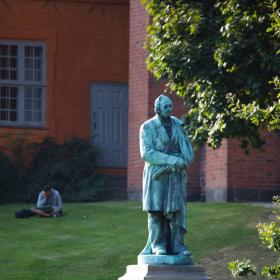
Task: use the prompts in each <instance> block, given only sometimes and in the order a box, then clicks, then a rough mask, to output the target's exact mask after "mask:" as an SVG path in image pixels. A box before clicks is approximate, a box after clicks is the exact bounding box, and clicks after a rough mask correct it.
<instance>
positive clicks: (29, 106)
mask: <svg viewBox="0 0 280 280" xmlns="http://www.w3.org/2000/svg"><path fill="white" fill-rule="evenodd" d="M24 109H25V110H28V111H30V110H32V99H29V98H26V99H25V102H24Z"/></svg>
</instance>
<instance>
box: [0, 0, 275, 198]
mask: <svg viewBox="0 0 280 280" xmlns="http://www.w3.org/2000/svg"><path fill="white" fill-rule="evenodd" d="M148 20H149V17H148V15H147V13H146V11H145V9H144V8H143V7H142V6H141V4H140V0H130V1H129V0H114V1H113V0H111V1H109V0H99V1H97V0H0V147H1V149H4V148H5V141H4V139H3V135H5V134H6V133H12V134H17V133H21V132H22V130H23V129H25V130H28V132H29V135H31V139H32V141H39V140H40V139H42V138H43V137H45V136H47V135H48V136H51V137H53V138H54V139H55V140H56V141H58V142H60V143H61V142H63V141H65V140H66V139H68V138H70V137H72V136H76V137H81V138H89V137H90V138H91V139H92V141H93V143H94V144H96V145H97V146H98V147H99V148H100V149H102V150H103V151H104V153H103V159H102V160H100V162H99V166H100V168H99V172H101V173H105V174H108V175H110V176H111V178H112V180H111V185H112V189H111V191H112V192H115V197H118V198H124V196H126V194H127V196H128V198H129V199H139V198H140V197H141V180H142V169H143V162H142V160H141V159H140V156H139V147H138V131H139V126H140V124H141V123H142V122H143V121H145V120H146V119H148V118H149V117H151V116H152V115H153V102H154V99H155V98H156V97H157V96H158V95H159V94H160V93H161V92H162V90H163V88H164V85H162V84H158V83H157V82H155V81H154V79H153V78H152V76H151V75H150V74H149V73H148V72H147V70H146V66H145V57H146V51H145V50H144V49H143V41H144V37H145V32H146V31H145V30H146V26H147V23H148ZM172 99H173V100H174V102H175V104H176V111H175V115H177V116H180V115H183V114H184V110H185V109H184V107H183V106H182V104H181V102H180V99H179V98H176V97H174V96H172ZM1 136H2V137H1ZM266 138H267V145H266V147H265V149H266V152H265V153H261V152H257V151H253V152H252V153H251V154H250V155H249V156H245V155H244V154H243V152H242V151H241V150H240V149H239V148H238V144H237V142H236V141H235V140H231V139H230V140H225V141H224V142H223V145H222V147H221V149H218V150H215V151H214V150H212V149H210V148H208V147H206V148H205V149H202V150H201V151H198V152H197V153H196V159H195V162H194V163H193V165H192V166H191V167H190V169H189V186H188V192H189V197H190V198H194V199H197V198H199V197H201V196H206V199H207V200H209V201H226V200H235V201H236V200H237V201H238V200H254V201H259V200H268V201H269V200H271V197H272V195H273V194H277V193H279V189H280V170H279V169H280V167H279V166H280V144H279V139H278V138H277V136H276V135H272V134H268V133H267V134H266ZM120 194H122V195H120Z"/></svg>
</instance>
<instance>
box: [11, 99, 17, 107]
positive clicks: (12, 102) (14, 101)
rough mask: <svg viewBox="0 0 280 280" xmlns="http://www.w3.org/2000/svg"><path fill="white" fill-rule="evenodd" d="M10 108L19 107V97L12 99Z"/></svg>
mask: <svg viewBox="0 0 280 280" xmlns="http://www.w3.org/2000/svg"><path fill="white" fill-rule="evenodd" d="M10 109H14V110H16V109H17V99H15V98H13V99H11V100H10Z"/></svg>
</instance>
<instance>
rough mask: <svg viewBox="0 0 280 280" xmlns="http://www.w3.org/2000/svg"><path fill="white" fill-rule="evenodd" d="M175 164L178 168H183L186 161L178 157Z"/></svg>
mask: <svg viewBox="0 0 280 280" xmlns="http://www.w3.org/2000/svg"><path fill="white" fill-rule="evenodd" d="M175 166H176V167H177V168H179V169H183V168H186V166H187V165H186V162H185V161H184V160H183V159H182V158H179V159H178V160H177V161H176V163H175Z"/></svg>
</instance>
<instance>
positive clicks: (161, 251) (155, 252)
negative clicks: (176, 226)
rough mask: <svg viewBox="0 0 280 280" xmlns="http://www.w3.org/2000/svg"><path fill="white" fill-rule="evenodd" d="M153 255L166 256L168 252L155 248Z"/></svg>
mask: <svg viewBox="0 0 280 280" xmlns="http://www.w3.org/2000/svg"><path fill="white" fill-rule="evenodd" d="M153 253H154V254H156V255H166V254H167V252H166V250H165V249H164V248H160V247H159V248H154V249H153Z"/></svg>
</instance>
